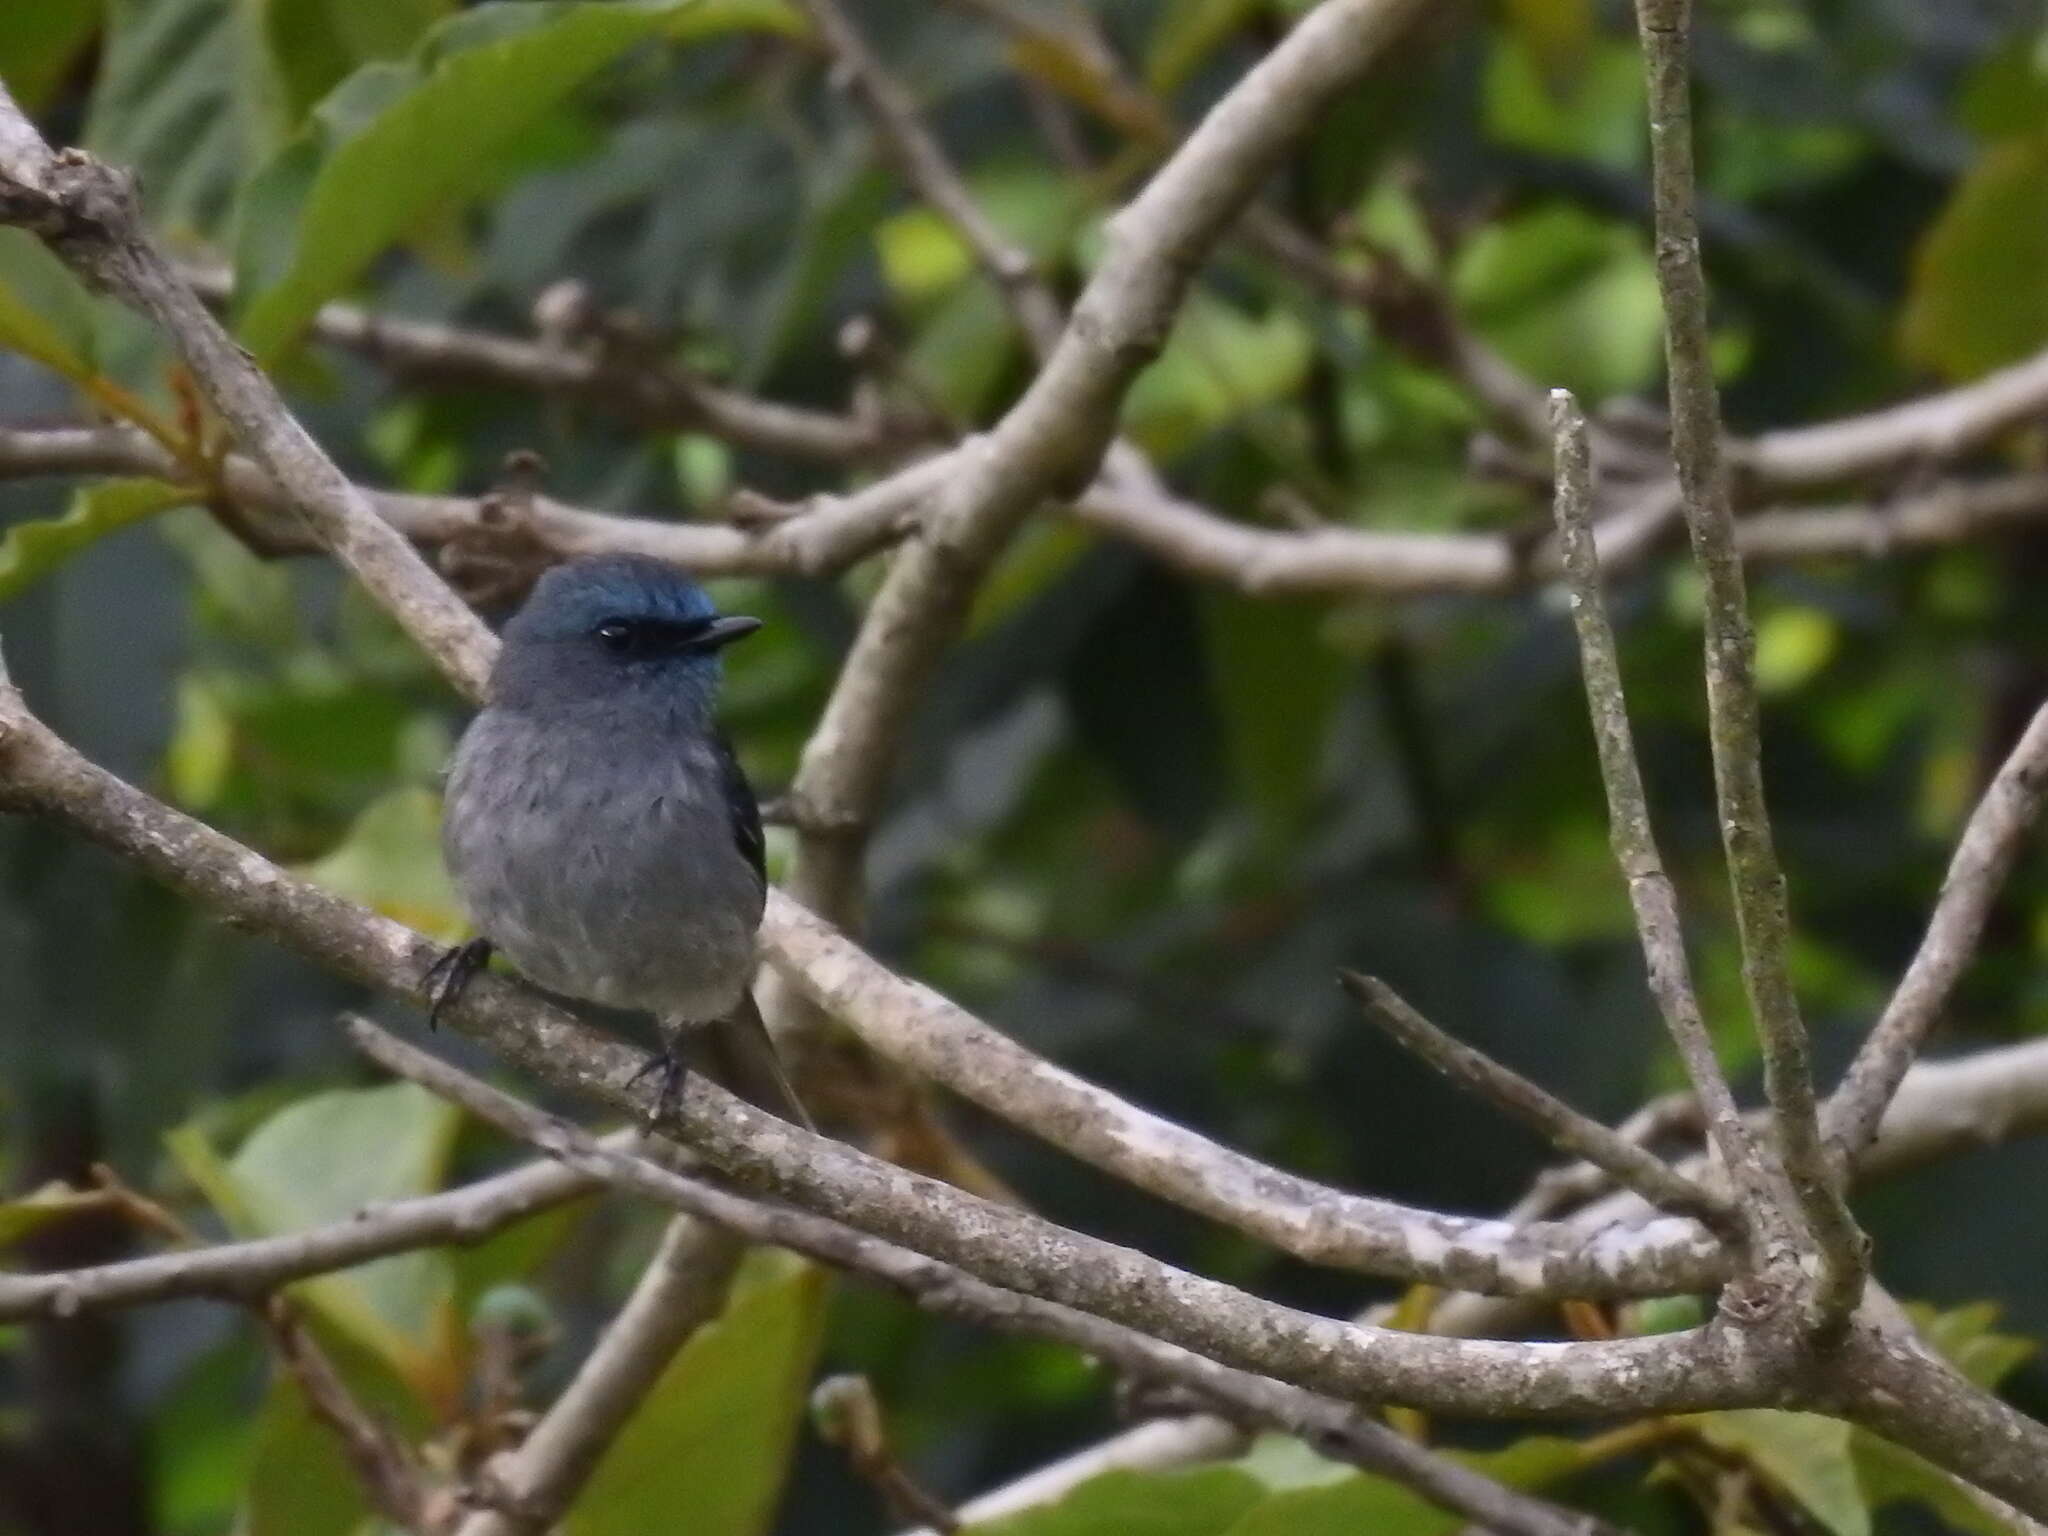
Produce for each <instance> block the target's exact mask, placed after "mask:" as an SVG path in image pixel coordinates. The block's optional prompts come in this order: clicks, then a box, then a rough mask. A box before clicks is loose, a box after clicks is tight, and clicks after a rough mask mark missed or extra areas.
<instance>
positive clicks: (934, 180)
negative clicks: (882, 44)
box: [802, 0, 1066, 362]
mask: <svg viewBox="0 0 2048 1536" xmlns="http://www.w3.org/2000/svg"><path fill="white" fill-rule="evenodd" d="M802 4H803V8H804V10H805V11H806V12H808V13H809V14H810V18H811V22H812V24H813V25H814V26H816V27H817V29H818V35H819V36H820V37H821V38H822V39H823V40H824V43H825V46H826V48H827V49H828V50H830V52H831V54H832V57H833V58H834V59H835V60H836V61H837V63H838V68H839V71H840V72H841V74H842V75H843V76H844V78H845V80H846V83H847V85H848V86H849V87H850V88H851V90H852V91H853V94H854V96H855V97H856V98H857V99H858V100H859V102H860V104H861V106H862V107H864V108H865V109H866V111H867V114H868V117H869V119H870V120H871V121H872V122H873V123H874V125H875V130H876V132H877V134H878V135H879V136H880V138H881V141H882V145H883V147H884V148H885V149H886V150H887V151H888V154H889V158H890V159H892V160H894V161H895V162H896V165H897V168H898V169H899V170H900V171H901V172H902V173H903V177H904V179H905V180H906V181H908V182H909V183H910V185H911V187H912V189H913V190H914V191H915V192H916V193H917V195H918V196H919V197H920V198H922V199H923V200H924V201H925V202H926V203H928V204H930V205H931V207H932V208H933V209H934V210H935V211H936V212H937V213H938V214H939V216H940V217H941V218H943V219H944V220H945V221H946V222H947V223H948V224H950V225H951V226H952V227H953V230H954V232H955V233H956V234H958V235H959V236H960V238H961V240H962V241H964V242H965V243H966V246H967V249H968V250H969V251H970V252H972V253H973V256H974V260H975V263H976V264H977V265H978V266H980V267H981V269H982V270H983V271H984V272H986V273H988V275H989V277H990V278H991V279H992V280H993V281H994V282H995V285H996V289H997V291H998V292H999V293H1001V294H1002V296H1003V302H1004V303H1005V304H1006V305H1007V306H1008V307H1009V310H1010V313H1011V314H1012V315H1013V316H1014V317H1015V318H1016V321H1017V325H1018V328H1019V329H1020V330H1022V331H1023V332H1024V335H1025V338H1026V339H1027V340H1028V341H1029V342H1030V343H1031V350H1032V351H1033V352H1034V353H1035V354H1036V355H1037V356H1038V358H1039V360H1040V361H1041V362H1042V361H1044V360H1045V358H1046V357H1048V356H1049V355H1050V354H1051V352H1052V349H1053V347H1054V346H1055V345H1057V344H1058V342H1059V337H1060V331H1061V330H1062V329H1063V328H1064V326H1065V325H1066V315H1065V313H1064V312H1063V311H1062V310H1061V308H1060V302H1059V299H1058V297H1057V296H1055V295H1054V293H1053V291H1052V289H1051V288H1050V287H1049V286H1048V285H1047V284H1046V282H1045V280H1044V279H1043V278H1042V277H1040V276H1039V274H1038V268H1037V264H1036V263H1034V262H1033V261H1032V259H1031V255H1030V253H1029V252H1028V251H1026V250H1024V249H1023V248H1022V247H1020V246H1018V245H1015V244H1014V243H1012V242H1011V241H1010V240H1009V239H1008V238H1007V237H1006V236H1005V235H1004V234H1003V232H1002V231H1001V230H999V229H997V228H996V226H995V224H994V223H993V222H992V221H991V220H990V219H989V216H988V215H987V214H986V213H984V212H983V211H982V208H981V205H980V204H979V203H977V202H976V201H975V200H974V194H973V193H972V192H969V191H968V190H967V186H966V184H965V183H964V182H963V181H961V179H960V174H959V172H957V171H956V170H954V169H953V165H952V162H951V161H950V160H948V159H947V158H946V152H945V150H944V149H942V148H941V147H940V146H939V142H938V140H937V139H936V138H934V137H933V136H932V133H931V130H930V129H928V128H927V127H926V126H925V125H924V123H923V121H922V120H921V119H920V118H919V117H918V113H917V105H916V103H915V102H913V101H912V100H911V98H910V92H909V91H907V90H906V89H905V88H904V86H903V83H902V82H901V81H900V80H898V79H897V78H896V77H895V76H894V75H893V74H891V73H890V72H889V70H888V69H887V68H886V67H885V66H884V65H883V63H882V61H881V59H880V58H879V57H877V56H876V54H875V51H874V49H872V48H870V47H869V46H868V41H867V39H866V38H864V37H863V36H861V34H860V29H859V28H858V27H856V26H855V25H854V24H853V22H852V20H851V19H850V18H849V17H848V16H847V14H846V13H845V12H844V11H843V10H841V9H840V8H839V5H838V3H837V0H802Z"/></svg>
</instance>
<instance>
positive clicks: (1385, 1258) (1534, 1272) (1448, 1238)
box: [761, 891, 1725, 1296]
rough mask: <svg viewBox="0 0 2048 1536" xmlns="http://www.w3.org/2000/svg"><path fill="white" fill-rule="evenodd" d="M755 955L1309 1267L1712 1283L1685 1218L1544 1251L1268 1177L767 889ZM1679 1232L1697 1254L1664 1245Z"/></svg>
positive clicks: (959, 1087)
mask: <svg viewBox="0 0 2048 1536" xmlns="http://www.w3.org/2000/svg"><path fill="white" fill-rule="evenodd" d="M761 947H762V953H763V955H764V957H765V958H766V959H767V961H768V962H769V964H770V965H771V966H772V967H774V968H775V970H776V971H778V972H780V973H781V974H782V975H783V976H784V978H785V979H786V980H787V981H788V982H789V984H790V985H791V986H793V987H794V988H796V989H797V991H798V992H800V993H801V994H802V995H803V997H804V998H806V999H807V1000H808V1001H809V1002H811V1003H812V1004H814V1005H815V1006H817V1007H818V1008H820V1009H822V1010H823V1011H824V1012H825V1013H826V1014H828V1015H829V1016H831V1017H832V1018H834V1019H837V1020H839V1021H840V1023H841V1024H843V1025H844V1026H845V1027H847V1028H848V1029H850V1030H852V1031H853V1033H854V1034H856V1035H857V1036H859V1038H860V1039H861V1041H862V1042H863V1043H864V1044H865V1045H867V1046H868V1047H869V1048H870V1049H872V1050H873V1051H875V1052H876V1053H877V1054H879V1055H881V1056H883V1057H886V1058H887V1059H889V1060H891V1061H895V1062H897V1063H900V1064H901V1065H903V1066H906V1067H909V1068H910V1069H912V1070H913V1071H914V1072H916V1073H918V1074H919V1075H920V1076H921V1077H925V1078H929V1079H930V1080H931V1081H933V1082H937V1083H941V1084H943V1085H944V1086H946V1087H947V1088H950V1089H951V1090H952V1091H954V1092H955V1093H958V1094H960V1095H961V1096H962V1097H963V1098H966V1099H968V1100H970V1101H972V1102H973V1103H975V1104H978V1105H980V1106H981V1107H982V1108H983V1109H986V1110H987V1111H988V1112H989V1113H991V1114H993V1115H998V1116H1001V1117H1002V1118H1004V1119H1006V1120H1008V1121H1010V1122H1011V1123H1012V1124H1014V1125H1017V1126H1019V1127H1020V1128H1022V1129H1024V1130H1027V1131H1029V1132H1031V1133H1032V1134H1033V1135H1035V1136H1038V1137H1040V1138H1041V1139H1043V1140H1045V1141H1047V1142H1049V1143H1050V1144H1051V1145H1053V1146H1056V1147H1060V1148H1062V1149H1063V1150H1065V1151H1066V1152H1068V1153H1070V1154H1072V1155H1073V1156H1075V1157H1078V1158H1080V1159H1082V1160H1083V1161H1085V1162H1087V1163H1088V1164H1090V1165H1091V1166H1093V1167H1096V1168H1100V1169H1103V1170H1104V1171H1106V1172H1108V1173H1111V1174H1113V1175H1115V1176H1116V1177H1118V1178H1121V1179H1124V1180H1126V1181H1128V1182H1129V1183H1131V1184H1133V1185H1135V1186H1137V1187H1138V1188H1140V1189H1143V1190H1146V1191H1148V1192H1149V1193H1151V1194H1154V1195H1157V1196H1158V1197H1160V1198H1161V1199H1164V1200H1170V1201H1172V1202H1174V1203H1175V1204H1177V1205H1179V1206H1181V1207H1183V1208H1184V1209H1187V1210H1191V1211H1195V1212H1197V1213H1199V1214H1201V1215H1204V1216H1207V1217H1209V1218H1210V1219H1211V1220H1214V1221H1220V1222H1224V1223H1226V1224H1228V1225H1230V1226H1232V1227H1234V1228H1236V1229H1237V1230H1239V1231H1241V1232H1245V1233H1247V1234H1249V1235H1251V1236H1254V1237H1257V1238H1259V1239H1261V1240H1262V1241H1264V1242H1268V1243H1271V1244H1273V1245H1274V1246H1275V1247H1277V1248H1279V1249H1280V1250H1281V1251H1283V1252H1286V1253H1290V1254H1293V1255H1294V1256H1295V1257H1297V1258H1300V1259H1304V1260H1307V1261H1308V1262H1310V1263H1314V1264H1325V1265H1336V1266H1342V1267H1345V1268H1354V1269H1358V1270H1361V1271H1364V1272H1367V1273H1373V1274H1396V1275H1399V1276H1401V1277H1402V1278H1405V1279H1410V1280H1416V1279H1422V1280H1427V1281H1429V1282H1431V1283H1439V1284H1449V1285H1453V1286H1456V1287H1457V1288H1459V1289H1479V1290H1486V1291H1497V1290H1510V1291H1518V1292H1520V1291H1527V1290H1528V1289H1529V1288H1531V1287H1536V1288H1539V1289H1541V1290H1542V1291H1543V1292H1544V1293H1545V1294H1547V1295H1553V1296H1562V1295H1597V1294H1601V1293H1606V1294H1613V1293H1614V1291H1615V1289H1616V1287H1618V1286H1619V1287H1622V1288H1625V1289H1628V1290H1634V1289H1635V1288H1636V1287H1637V1286H1639V1285H1645V1284H1655V1285H1659V1286H1662V1287H1665V1288H1674V1289H1682V1288H1684V1283H1683V1282H1681V1281H1679V1279H1678V1275H1677V1270H1678V1269H1680V1268H1693V1269H1694V1272H1695V1274H1697V1272H1698V1269H1697V1266H1698V1264H1699V1261H1700V1260H1702V1259H1709V1258H1710V1259H1711V1263H1712V1266H1713V1267H1714V1269H1715V1270H1716V1272H1718V1271H1719V1268H1720V1265H1721V1263H1722V1261H1723V1260H1724V1258H1725V1255H1724V1254H1723V1252H1722V1249H1721V1245H1720V1244H1719V1243H1718V1242H1716V1241H1715V1240H1714V1239H1713V1238H1712V1236H1711V1234H1710V1233H1708V1232H1706V1231H1705V1230H1704V1229H1702V1228H1700V1227H1697V1226H1694V1225H1692V1224H1691V1223H1686V1222H1676V1221H1673V1222H1665V1223H1660V1224H1657V1226H1658V1227H1659V1228H1660V1229H1661V1230H1655V1231H1653V1230H1652V1229H1651V1228H1648V1227H1645V1228H1641V1229H1639V1230H1638V1231H1637V1232H1635V1233H1629V1232H1617V1233H1615V1234H1613V1236H1612V1238H1611V1239H1610V1241H1608V1242H1605V1243H1602V1244H1600V1245H1598V1246H1597V1247H1589V1246H1588V1245H1587V1244H1585V1243H1583V1242H1580V1241H1578V1240H1577V1239H1576V1238H1574V1239H1573V1240H1572V1241H1570V1242H1567V1243H1564V1244H1553V1243H1552V1242H1551V1240H1550V1239H1551V1233H1550V1229H1548V1228H1546V1227H1545V1226H1543V1225H1541V1224H1533V1223H1532V1224H1510V1223H1506V1222H1486V1221H1474V1220H1472V1219H1471V1218H1468V1217H1448V1218H1447V1217H1445V1216H1443V1215H1441V1214H1440V1213H1437V1212H1434V1211H1425V1210H1418V1209H1416V1208H1414V1207H1411V1206H1405V1205H1400V1204H1397V1203H1396V1202H1393V1201H1390V1200H1383V1199H1379V1198H1376V1197H1374V1196H1370V1195H1360V1194H1354V1193H1351V1192H1348V1191H1343V1190H1337V1189H1332V1188H1330V1187H1329V1186H1327V1185H1323V1184H1318V1183H1316V1182H1314V1181H1312V1180H1308V1179H1304V1178H1301V1177H1300V1176H1299V1175H1296V1174H1291V1173H1288V1172H1286V1171H1285V1170H1284V1169H1280V1168H1275V1167H1272V1166H1271V1165H1269V1164H1266V1163H1262V1162H1260V1161H1258V1160H1257V1159H1255V1158H1251V1157H1248V1156H1246V1155H1245V1154H1244V1153H1242V1152H1238V1151H1236V1150H1235V1149H1233V1148H1229V1147H1225V1146H1221V1145H1219V1144H1217V1143H1216V1142H1214V1141H1212V1140H1210V1139H1209V1138H1208V1137H1206V1136H1203V1135H1202V1134H1201V1133H1200V1132H1198V1131H1194V1130H1191V1129H1189V1128H1188V1127H1186V1126H1182V1125H1176V1124H1175V1123H1173V1122H1172V1121H1170V1120H1167V1119H1164V1118H1163V1117H1161V1116H1159V1115H1155V1114H1152V1113H1150V1112H1148V1111H1146V1110H1144V1109H1142V1108H1140V1107H1139V1106H1137V1105H1133V1104H1128V1103H1126V1102H1124V1101H1123V1100H1122V1099H1119V1098H1117V1097H1116V1096H1115V1095H1114V1094H1111V1093H1109V1092H1108V1091H1107V1090H1105V1089H1103V1088H1101V1087H1099V1086H1098V1085H1096V1084H1094V1083H1091V1082H1088V1081H1086V1080H1084V1079H1082V1078H1080V1077H1077V1076H1075V1075H1074V1074H1073V1073H1071V1072H1067V1071H1065V1070H1064V1069H1062V1068H1060V1067H1059V1066H1057V1065H1055V1064H1054V1063H1052V1062H1049V1061H1047V1060H1045V1059H1044V1058H1043V1057H1041V1056H1038V1055H1036V1054H1034V1053H1033V1052H1031V1051H1029V1050H1027V1049H1025V1047H1023V1046H1022V1045H1019V1044H1018V1043H1017V1042H1016V1041H1015V1040H1012V1039H1011V1038H1010V1037H1009V1036H1007V1035H1005V1034H1003V1033H1002V1032H1001V1031H1000V1030H997V1029H993V1028H991V1027H990V1026H989V1025H988V1024H986V1023H985V1022H983V1021H982V1020H980V1019H978V1018H976V1017H974V1015H972V1014H970V1013H969V1012H967V1010H966V1009H964V1008H962V1007H960V1006H959V1005H958V1004H957V1003H954V1002H952V1001H951V1000H950V999H948V998H946V997H944V996H942V995H940V994H939V993H937V992H935V991H933V990H932V989H931V988H929V987H926V986H923V985H921V984H919V983H918V982H915V981H911V980H908V979H906V978H903V977H899V976H896V975H894V974H892V973H891V972H890V971H888V970H887V969H886V968H885V967H883V966H881V965H879V964H877V963H876V962H875V961H874V960H873V959H872V958H871V957H869V956H868V955H867V954H866V953H865V952H864V951H863V950H862V949H861V948H860V947H859V946H858V945H857V944H855V943H853V941H852V940H850V939H848V938H847V937H846V936H845V935H844V934H841V933H839V932H837V931H836V930H834V929H833V928H831V927H830V926H829V925H828V924H826V923H824V922H822V921H820V920H819V919H818V918H817V917H816V916H815V915H813V914H812V913H810V912H807V911H805V910H804V909H803V908H802V907H800V906H798V905H797V904H796V903H795V902H793V901H791V900H790V899H789V898H788V897H787V896H785V895H783V893H782V892H780V891H770V892H769V896H768V907H767V912H766V914H765V916H764V917H763V919H762V924H761ZM1680 1230H1682V1231H1686V1232H1689V1233H1691V1234H1693V1235H1694V1236H1695V1237H1696V1238H1697V1239H1698V1244H1699V1245H1698V1246H1697V1247H1694V1246H1691V1245H1688V1244H1686V1243H1684V1242H1683V1241H1681V1240H1679V1239H1678V1237H1677V1232H1678V1231H1680ZM1646 1261H1647V1262H1649V1263H1651V1264H1653V1265H1654V1266H1655V1267H1656V1279H1655V1281H1654V1282H1653V1281H1652V1279H1651V1277H1650V1276H1649V1275H1647V1274H1645V1273H1644V1271H1643V1270H1642V1269H1641V1268H1640V1267H1639V1266H1640V1265H1641V1264H1642V1263H1644V1262H1646ZM1560 1266H1562V1267H1560ZM1460 1276H1464V1277H1466V1278H1458V1277H1460ZM1475 1281H1476V1284H1475Z"/></svg>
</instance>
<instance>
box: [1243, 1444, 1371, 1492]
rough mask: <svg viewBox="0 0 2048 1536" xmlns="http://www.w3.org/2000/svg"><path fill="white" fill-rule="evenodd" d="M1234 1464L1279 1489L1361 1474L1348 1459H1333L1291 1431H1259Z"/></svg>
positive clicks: (1300, 1486) (1333, 1480) (1267, 1484)
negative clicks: (1282, 1432)
mask: <svg viewBox="0 0 2048 1536" xmlns="http://www.w3.org/2000/svg"><path fill="white" fill-rule="evenodd" d="M1233 1465H1236V1466H1239V1467H1242V1468H1244V1470H1245V1471H1247V1472H1249V1473H1251V1474H1252V1476H1254V1477H1256V1478H1257V1479H1258V1480H1259V1481H1260V1482H1262V1483H1264V1484H1265V1485H1266V1486H1267V1487H1268V1488H1271V1489H1272V1490H1274V1491H1275V1492H1276V1493H1279V1492H1284V1491H1286V1490H1287V1489H1290V1488H1320V1487H1322V1486H1324V1485H1325V1484H1328V1483H1341V1482H1343V1481H1345V1480H1346V1479H1347V1478H1353V1477H1356V1476H1357V1475H1358V1469H1357V1468H1356V1467H1353V1466H1351V1465H1350V1464H1349V1463H1347V1462H1342V1461H1332V1460H1330V1458H1329V1457H1327V1456H1324V1455H1321V1454H1320V1453H1318V1452H1316V1451H1314V1450H1312V1449H1310V1448H1309V1446H1308V1445H1307V1444H1306V1443H1305V1442H1303V1441H1300V1440H1296V1439H1294V1438H1293V1437H1292V1436H1290V1435H1272V1434H1267V1435H1260V1436H1259V1437H1258V1438H1257V1439H1256V1440H1254V1441H1253V1442H1252V1446H1251V1449H1250V1450H1248V1451H1246V1452H1245V1453H1244V1454H1243V1455H1242V1456H1240V1457H1238V1458H1237V1460H1236V1462H1235V1463H1233Z"/></svg>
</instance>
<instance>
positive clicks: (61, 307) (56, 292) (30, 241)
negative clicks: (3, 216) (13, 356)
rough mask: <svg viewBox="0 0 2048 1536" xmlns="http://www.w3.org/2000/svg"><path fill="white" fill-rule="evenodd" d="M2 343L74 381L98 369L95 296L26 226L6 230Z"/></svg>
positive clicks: (1, 241) (0, 293)
mask: <svg viewBox="0 0 2048 1536" xmlns="http://www.w3.org/2000/svg"><path fill="white" fill-rule="evenodd" d="M0 347H5V348H7V349H8V350H9V351H12V352H19V353H20V354H21V355H22V356H23V357H26V358H28V359H29V360H30V361H31V362H37V363H41V364H42V365H43V366H44V367H45V368H47V369H49V370H50V371H51V372H52V373H56V374H61V375H62V376H63V377H65V378H67V379H69V380H71V381H72V382H73V383H74V384H83V383H84V382H85V381H86V380H88V379H90V378H91V377H92V376H93V375H94V374H95V373H96V372H97V371H98V370H97V369H96V368H95V366H94V364H93V352H94V347H93V309H92V298H91V296H90V295H89V294H88V293H87V292H86V291H85V289H84V287H83V286H82V285H81V284H80V283H79V281H78V279H77V278H75V277H73V276H72V275H71V272H70V270H69V269H68V268H67V267H66V266H65V265H64V263H63V262H61V261H59V260H58V259H57V258H56V257H55V256H52V255H51V254H50V252H49V251H48V249H47V248H45V246H44V245H43V242H42V241H40V240H38V239H37V238H36V237H35V236H34V235H31V234H29V233H28V232H27V231H26V230H20V229H0Z"/></svg>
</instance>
